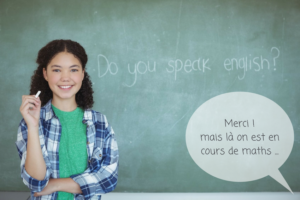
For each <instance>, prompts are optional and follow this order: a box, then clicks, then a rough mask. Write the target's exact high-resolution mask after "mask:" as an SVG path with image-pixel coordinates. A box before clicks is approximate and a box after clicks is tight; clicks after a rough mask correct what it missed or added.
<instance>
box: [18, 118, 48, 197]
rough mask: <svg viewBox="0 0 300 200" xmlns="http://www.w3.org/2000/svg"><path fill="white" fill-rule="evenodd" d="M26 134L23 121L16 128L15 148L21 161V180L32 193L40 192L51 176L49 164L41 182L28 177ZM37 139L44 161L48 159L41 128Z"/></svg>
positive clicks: (26, 130)
mask: <svg viewBox="0 0 300 200" xmlns="http://www.w3.org/2000/svg"><path fill="white" fill-rule="evenodd" d="M40 123H41V121H40ZM27 134H28V129H27V125H26V122H25V120H24V119H22V121H21V122H20V124H19V128H18V136H17V141H16V143H15V144H16V146H17V150H18V152H19V157H20V159H21V165H20V167H21V178H22V179H23V182H24V184H25V185H26V186H27V187H28V188H29V189H30V190H31V191H32V192H40V191H42V190H43V188H44V187H45V186H46V185H47V184H48V181H49V177H50V174H51V167H49V162H48V165H47V162H46V161H45V163H46V166H47V169H46V175H45V177H44V179H43V180H37V179H35V178H33V177H32V176H30V175H29V174H28V173H27V171H26V170H25V160H26V155H27ZM39 138H40V144H41V148H42V153H43V157H44V159H45V158H46V159H47V158H48V156H47V150H46V147H45V142H44V141H45V140H44V135H43V128H42V127H41V126H39Z"/></svg>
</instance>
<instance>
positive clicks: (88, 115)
mask: <svg viewBox="0 0 300 200" xmlns="http://www.w3.org/2000/svg"><path fill="white" fill-rule="evenodd" d="M84 118H85V119H87V120H89V119H91V120H92V122H93V124H95V125H96V127H97V129H102V130H104V129H108V128H109V127H110V125H109V123H108V120H107V118H106V116H105V115H104V114H102V113H101V112H98V111H95V110H92V109H86V110H85V111H84Z"/></svg>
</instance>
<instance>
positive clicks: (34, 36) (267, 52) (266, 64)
mask: <svg viewBox="0 0 300 200" xmlns="http://www.w3.org/2000/svg"><path fill="white" fill-rule="evenodd" d="M299 21H300V1H298V0H289V1H286V0H251V1H250V0H248V1H246V0H181V1H180V0H152V1H146V0H126V1H123V0H89V1H79V0H65V1H59V0H51V1H46V0H31V1H24V0H1V1H0V57H1V59H0V72H1V73H0V74H1V83H0V94H1V97H0V100H1V104H0V110H1V117H0V126H1V131H0V141H1V142H0V143H1V145H0V160H1V163H0V190H1V191H26V190H27V188H26V187H25V186H24V184H23V183H22V181H21V178H20V168H19V164H20V161H19V158H18V154H17V150H16V147H15V144H14V142H15V141H16V136H17V128H18V123H19V121H20V120H21V114H20V112H19V106H20V104H21V95H23V94H28V93H29V85H30V77H31V75H32V74H33V70H35V69H36V67H37V65H36V63H35V59H36V57H37V52H38V50H39V49H40V48H41V47H43V46H44V45H45V44H46V43H48V42H49V41H51V40H53V39H71V40H75V41H77V42H79V43H80V44H82V46H83V47H84V48H85V49H86V51H87V54H88V56H89V61H88V64H87V72H88V73H89V74H90V76H91V78H92V82H93V88H94V91H95V94H94V98H95V105H94V109H95V110H97V111H100V112H102V113H103V114H105V115H106V116H107V118H108V121H109V122H110V124H111V125H112V127H113V128H114V131H115V132H116V139H117V141H118V145H119V150H120V167H119V181H118V185H117V188H116V191H118V192H260V191H273V192H275V191H287V190H286V188H284V187H283V186H282V185H281V184H279V183H278V182H276V181H274V180H273V179H272V178H271V177H269V176H267V177H265V178H262V179H259V180H256V181H250V182H229V181H224V180H221V179H218V178H215V177H213V176H211V175H210V174H208V173H206V172H205V171H203V170H202V169H201V168H199V167H198V166H197V165H196V164H195V162H194V161H193V159H192V158H191V156H190V155H189V152H188V150H187V146H186V141H185V134H186V128H187V124H188V122H189V119H190V118H191V116H192V114H193V113H194V112H195V110H196V109H197V108H198V107H199V106H200V105H202V104H203V103H204V102H206V101H207V100H209V99H211V98H212V97H215V96H217V95H220V94H224V93H228V92H234V91H243V92H251V93H256V94H259V95H263V96H265V97H267V98H269V99H271V100H272V101H274V102H276V103H277V104H278V105H279V106H280V107H281V108H282V109H283V110H284V111H285V112H286V113H287V115H288V116H289V118H290V120H291V122H292V125H293V128H294V146H293V150H292V152H291V154H290V156H289V157H288V159H287V161H286V162H285V163H284V164H283V165H282V167H281V168H280V169H279V170H280V171H281V173H282V175H283V176H284V178H285V180H286V181H287V183H288V184H289V186H290V188H291V189H292V190H293V191H294V192H296V191H298V192H299V191H300V187H299V186H300V179H299V174H300V167H299V165H300V153H299V152H300V132H299V130H300V124H299V118H300V106H299V99H300V92H299V77H300V75H299V74H300V67H299V63H300V56H299V53H300V25H299Z"/></svg>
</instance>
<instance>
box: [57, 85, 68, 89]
mask: <svg viewBox="0 0 300 200" xmlns="http://www.w3.org/2000/svg"><path fill="white" fill-rule="evenodd" d="M59 87H61V88H63V89H67V88H70V87H71V86H70V85H69V86H59Z"/></svg>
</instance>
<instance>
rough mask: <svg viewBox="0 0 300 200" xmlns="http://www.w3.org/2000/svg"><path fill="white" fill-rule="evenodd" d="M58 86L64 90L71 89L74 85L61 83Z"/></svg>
mask: <svg viewBox="0 0 300 200" xmlns="http://www.w3.org/2000/svg"><path fill="white" fill-rule="evenodd" d="M58 87H59V88H60V89H62V90H70V89H71V88H72V87H73V85H59V86H58Z"/></svg>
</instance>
